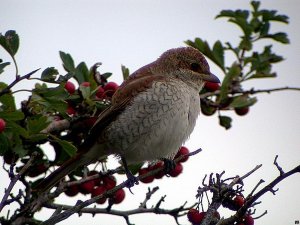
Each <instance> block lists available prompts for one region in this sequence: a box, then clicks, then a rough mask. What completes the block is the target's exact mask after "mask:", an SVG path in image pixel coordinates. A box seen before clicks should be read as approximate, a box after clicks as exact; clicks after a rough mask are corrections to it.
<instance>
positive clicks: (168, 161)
mask: <svg viewBox="0 0 300 225" xmlns="http://www.w3.org/2000/svg"><path fill="white" fill-rule="evenodd" d="M163 161H164V167H165V168H164V171H165V173H166V174H168V173H169V172H170V171H171V170H173V169H174V168H175V167H176V162H175V161H174V160H172V159H165V158H164V159H163Z"/></svg>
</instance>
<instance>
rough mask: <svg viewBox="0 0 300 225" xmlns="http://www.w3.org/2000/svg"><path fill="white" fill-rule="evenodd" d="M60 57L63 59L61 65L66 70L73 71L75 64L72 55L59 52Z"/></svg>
mask: <svg viewBox="0 0 300 225" xmlns="http://www.w3.org/2000/svg"><path fill="white" fill-rule="evenodd" d="M59 55H60V58H61V60H62V61H63V67H64V69H65V70H66V71H67V72H74V71H75V65H74V60H73V58H72V56H71V55H70V54H68V53H65V52H62V51H60V52H59Z"/></svg>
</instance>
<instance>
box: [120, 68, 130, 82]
mask: <svg viewBox="0 0 300 225" xmlns="http://www.w3.org/2000/svg"><path fill="white" fill-rule="evenodd" d="M121 70H122V74H123V80H126V79H127V78H128V77H129V75H130V73H129V69H128V68H127V67H126V66H124V65H122V66H121Z"/></svg>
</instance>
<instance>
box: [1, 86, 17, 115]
mask: <svg viewBox="0 0 300 225" xmlns="http://www.w3.org/2000/svg"><path fill="white" fill-rule="evenodd" d="M6 87H7V84H6V83H3V82H0V91H1V90H3V89H5V88H6ZM0 103H2V105H1V106H0V108H2V109H3V110H5V111H15V110H16V103H15V98H14V96H13V95H12V94H11V92H9V93H7V94H4V95H2V96H0Z"/></svg>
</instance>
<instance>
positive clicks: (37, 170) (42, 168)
mask: <svg viewBox="0 0 300 225" xmlns="http://www.w3.org/2000/svg"><path fill="white" fill-rule="evenodd" d="M47 170H48V166H47V165H46V164H45V163H40V164H37V165H35V166H34V167H32V168H31V169H30V170H29V171H28V176H29V177H37V176H39V175H41V174H42V173H45V172H46V171H47Z"/></svg>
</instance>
